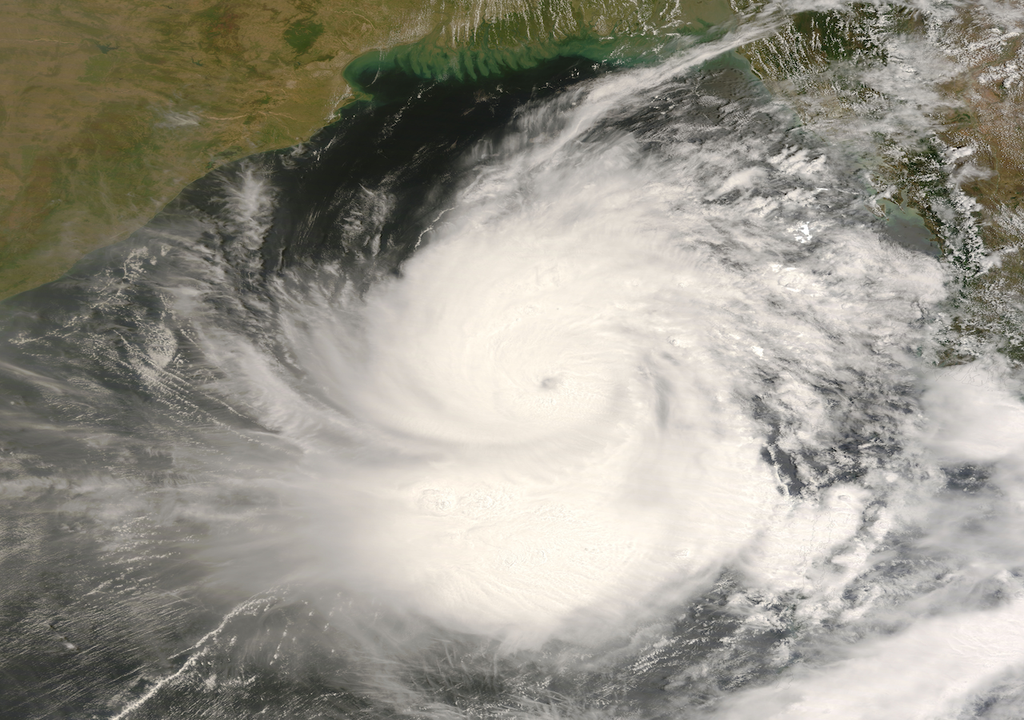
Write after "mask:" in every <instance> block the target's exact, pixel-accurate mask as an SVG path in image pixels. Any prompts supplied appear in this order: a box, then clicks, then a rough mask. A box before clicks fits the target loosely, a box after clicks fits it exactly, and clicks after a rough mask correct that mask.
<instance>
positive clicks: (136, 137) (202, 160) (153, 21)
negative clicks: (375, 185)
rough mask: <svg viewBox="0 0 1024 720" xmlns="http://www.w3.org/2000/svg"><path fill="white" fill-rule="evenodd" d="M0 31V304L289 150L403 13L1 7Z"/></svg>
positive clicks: (118, 1) (416, 19) (99, 3)
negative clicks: (204, 183) (186, 197)
mask: <svg viewBox="0 0 1024 720" xmlns="http://www.w3.org/2000/svg"><path fill="white" fill-rule="evenodd" d="M0 17H2V19H3V23H2V25H0V297H3V296H8V295H11V294H14V293H17V292H19V291H21V290H26V289H28V288H31V287H34V286H36V285H39V284H40V283H43V282H45V281H48V280H51V279H53V278H55V277H57V276H58V275H59V274H61V273H62V272H64V271H65V270H66V269H67V268H68V267H69V266H70V265H71V264H72V263H73V262H74V261H75V260H77V259H78V258H79V257H81V255H82V254H84V253H85V252H88V251H89V250H92V249H94V248H96V247H99V246H102V245H105V244H109V243H111V242H115V241H117V240H120V239H123V238H124V237H126V236H127V235H128V234H129V233H130V232H132V231H133V230H135V229H136V228H138V227H139V226H140V225H141V224H143V223H144V222H146V220H148V219H149V218H150V217H152V215H153V214H154V213H155V212H156V211H157V210H158V209H159V208H161V207H163V206H164V205H165V204H166V203H167V202H168V201H169V200H170V199H171V198H173V197H174V195H176V194H177V193H178V192H179V191H180V190H181V188H182V187H183V186H184V185H186V184H187V183H189V182H190V181H192V180H194V179H196V178H198V177H200V176H201V175H203V174H204V173H206V172H208V171H209V170H210V169H211V168H213V167H215V166H217V165H219V164H222V163H224V162H226V161H229V160H232V159H235V158H238V157H241V156H244V155H248V154H251V153H254V152H259V151H262V150H268V149H272V148H278V147H283V146H287V145H291V144H294V143H296V142H299V141H302V140H304V139H306V138H308V137H309V136H310V134H311V133H312V132H314V131H315V130H316V129H318V128H319V127H322V126H323V125H324V124H325V123H326V122H327V120H328V119H329V118H330V116H331V114H332V112H333V111H334V110H335V109H336V108H337V107H338V106H339V104H340V103H341V102H342V101H343V99H344V98H345V94H346V86H345V83H344V81H343V79H342V74H341V72H342V69H343V67H344V66H345V64H346V63H347V62H348V61H349V60H351V59H352V58H353V57H354V56H356V55H357V54H359V53H360V52H363V51H365V50H367V49H369V48H371V47H374V46H380V45H382V44H387V43H393V42H395V41H399V40H411V39H414V38H415V37H417V36H418V34H422V32H423V31H424V27H423V24H424V18H423V16H422V13H421V12H420V11H419V9H418V8H417V6H416V4H415V3H413V2H403V1H402V0H399V2H394V1H389V2H388V4H387V5H384V4H382V3H373V2H366V1H364V0H356V1H354V2H353V1H351V0H349V1H347V2H345V3H344V4H339V3H330V2H320V1H319V0H309V1H304V0H267V1H265V2H259V3H250V2H234V1H232V0H226V1H225V2H220V3H216V4H210V3H209V2H208V0H205V1H204V0H183V1H181V2H176V3H173V4H170V3H168V4H162V3H152V4H151V3H139V2H137V1H135V0H75V1H73V2H68V1H67V0H62V1H61V2H56V1H55V0H42V1H39V0H11V2H9V3H8V4H7V5H6V6H5V8H4V9H3V11H0Z"/></svg>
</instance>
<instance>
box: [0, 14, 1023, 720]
mask: <svg viewBox="0 0 1024 720" xmlns="http://www.w3.org/2000/svg"><path fill="white" fill-rule="evenodd" d="M930 11H931V12H937V10H935V8H932V9H931V10H930ZM780 12H782V11H780ZM786 12H795V9H793V8H790V9H789V10H787V11H786ZM1014 17H1016V16H1014ZM777 24H778V19H777V17H776V16H772V15H771V14H770V13H768V14H766V15H765V16H764V17H763V18H761V19H759V20H758V19H752V20H750V21H749V22H747V23H734V24H732V25H729V26H725V27H721V28H717V29H715V30H714V31H708V32H703V33H693V34H691V35H685V34H683V35H680V36H679V37H678V38H676V39H674V40H673V42H672V43H671V44H670V46H669V45H666V46H663V47H661V48H660V49H659V51H658V52H657V53H655V54H653V55H651V54H647V55H644V54H643V53H641V54H640V55H637V56H636V57H635V58H634V59H633V60H631V61H629V62H625V61H622V62H619V61H617V60H615V58H616V57H617V56H616V55H615V53H614V52H610V54H609V52H605V51H604V50H601V52H600V53H597V52H596V51H591V50H586V51H584V50H585V48H584V49H581V48H579V47H576V48H574V49H573V48H570V50H571V51H570V50H566V51H565V52H562V53H549V54H548V55H547V56H545V57H541V58H539V59H538V58H534V59H532V60H531V61H530V62H528V63H526V62H524V63H518V66H516V65H517V63H504V64H502V63H495V64H493V66H488V65H487V64H486V63H481V64H477V65H475V66H473V67H475V71H473V72H469V71H468V70H467V71H466V72H464V73H461V74H457V75H456V74H450V75H445V76H437V75H434V76H431V75H430V73H429V72H427V71H423V72H420V73H418V74H417V72H414V71H412V70H410V67H411V66H409V65H408V64H406V65H403V62H405V61H404V60H402V58H403V57H405V56H401V53H399V54H398V55H396V56H388V57H385V55H383V54H381V55H378V56H377V59H376V60H374V59H373V58H372V57H370V58H364V59H363V60H362V61H360V63H358V64H356V65H355V66H354V67H353V68H352V69H351V73H352V76H351V77H352V80H353V82H354V83H356V84H357V86H359V87H361V88H362V89H363V90H364V91H365V92H366V97H367V98H370V97H371V96H372V99H364V100H361V101H359V102H356V103H353V104H350V105H348V106H346V108H345V109H344V110H343V112H342V113H341V114H340V116H339V118H338V119H337V121H336V122H335V123H334V124H332V125H330V126H328V127H326V128H325V129H323V130H322V131H321V132H320V133H319V134H317V135H316V136H315V137H313V138H312V139H311V140H310V141H309V142H307V143H304V144H302V145H299V146H296V147H293V148H289V149H286V150H281V151H278V152H273V153H267V154H261V155H255V156H252V157H250V158H247V159H245V160H242V161H239V162H236V163H234V164H231V165H228V166H226V167H223V168H221V169H218V170H216V171H215V172H213V173H211V174H210V175H208V176H206V177H205V178H203V179H201V180H199V181H198V182H196V183H194V184H193V185H191V186H189V187H188V188H187V189H186V190H185V191H184V192H183V193H182V194H181V195H180V196H179V197H178V198H177V199H176V200H175V201H174V202H172V203H171V204H170V205H169V206H168V207H167V208H165V209H164V210H163V211H162V212H161V213H159V214H158V215H157V216H156V217H155V218H154V219H153V220H152V221H151V222H150V223H149V224H148V225H147V226H146V227H145V228H143V229H141V230H139V231H138V232H136V233H135V234H134V235H132V236H131V238H129V239H128V240H127V241H126V242H123V243H120V244H118V245H114V246H111V247H108V248H106V249H104V250H101V251H98V252H96V253H93V254H91V255H89V256H87V257H86V258H85V259H83V260H82V261H81V262H80V263H78V265H77V266H75V268H74V269H73V270H72V271H71V272H69V273H68V274H67V275H66V276H64V277H63V278H62V279H60V280H58V281H56V282H53V283H50V284H48V285H44V286H42V287H40V288H37V289H35V290H31V291H29V292H26V293H23V294H21V295H18V296H16V297H14V298H12V299H10V300H8V301H6V302H4V303H3V304H2V305H0V473H2V477H3V480H2V485H0V573H2V575H0V577H2V582H0V586H2V587H0V608H2V612H0V699H2V700H0V717H3V718H12V719H13V718H26V719H28V718H73V719H79V718H82V719H84V718H125V719H129V718H130V719H132V720H141V719H143V718H182V719H185V718H250V717H270V718H357V717H358V718H396V717H399V718H405V717H408V718H587V719H588V720H589V719H600V718H637V719H648V718H650V719H654V718H666V719H667V718H682V719H688V718H693V719H702V720H703V719H707V720H711V719H721V720H745V719H748V718H749V719H751V720H754V719H756V720H768V719H769V718H779V719H781V718H788V719H796V718H806V719H808V720H810V719H815V720H818V719H820V718H825V717H833V718H838V719H845V718H865V719H867V718H871V719H872V720H885V719H888V718H891V719H893V720H897V719H898V720H911V719H914V718H920V719H932V718H935V719H939V718H942V719H945V718H950V719H957V720H960V719H966V718H1018V717H1020V716H1021V714H1022V713H1024V588H1022V581H1024V576H1022V569H1024V402H1022V401H1021V396H1022V385H1021V381H1022V376H1021V374H1020V372H1019V370H1018V369H1017V368H1016V366H1015V365H1014V364H1013V363H1012V362H1011V361H1010V360H1008V359H1007V357H1006V354H1005V353H1000V352H997V351H996V349H994V348H993V347H990V346H985V345H984V344H982V343H978V344H975V345H973V346H972V353H973V354H972V355H971V357H969V358H966V357H962V356H961V357H960V359H958V360H957V361H956V362H951V361H950V353H951V351H950V348H951V347H956V348H959V349H960V350H962V349H963V348H964V347H965V345H964V343H963V342H961V341H957V340H956V339H955V336H956V333H957V332H960V331H961V330H962V328H958V327H957V326H956V323H955V322H953V321H952V320H951V318H953V317H954V316H956V314H957V312H959V311H958V307H960V305H959V304H962V303H963V302H965V301H964V300H963V296H962V294H961V293H960V290H959V288H961V287H962V286H963V283H964V282H965V281H964V273H965V272H966V271H965V267H966V265H969V264H970V263H969V262H967V260H970V261H972V262H973V261H974V260H972V258H974V259H975V260H976V258H975V256H971V255H969V252H968V251H969V250H970V246H969V242H968V240H965V239H964V238H965V237H968V235H969V233H967V231H966V230H964V231H963V232H962V233H961V236H958V237H960V239H959V240H957V238H956V237H953V236H952V235H951V236H949V237H947V238H945V243H946V245H945V247H946V250H945V251H944V252H942V253H940V251H939V246H938V244H937V243H936V242H935V241H934V239H933V238H932V237H931V234H930V233H929V231H927V230H926V229H925V227H924V225H923V223H922V221H921V218H920V217H918V216H917V215H915V214H914V213H913V212H909V211H907V212H902V214H901V213H900V212H896V213H891V214H889V217H888V219H886V218H885V217H883V215H885V214H886V213H882V212H879V210H878V208H879V202H880V195H881V194H882V193H881V189H880V188H879V187H878V183H877V182H876V179H877V178H876V174H873V173H874V171H873V169H872V168H873V167H874V166H873V165H872V160H871V158H872V157H873V156H875V155H879V154H881V152H882V151H881V150H879V148H880V147H882V145H881V144H878V146H877V147H876V146H874V145H872V143H876V144H877V143H878V137H879V132H880V130H879V128H880V126H881V124H882V123H883V122H884V123H886V127H887V128H888V129H889V130H890V131H891V133H890V135H889V136H887V137H889V138H890V139H891V138H893V137H899V138H902V139H906V138H910V140H907V142H908V143H911V144H912V143H913V142H917V138H918V136H920V137H927V136H928V133H929V132H930V128H929V125H928V123H927V122H926V118H927V111H928V109H929V108H928V107H926V106H925V104H926V103H927V102H935V103H938V102H939V101H938V100H935V99H934V98H931V96H929V95H928V94H927V88H928V87H929V86H928V85H927V82H926V80H928V79H929V78H928V77H925V76H926V75H927V74H928V73H929V72H932V73H933V74H936V76H937V75H939V74H941V72H940V70H937V69H936V67H937V66H936V65H935V64H934V63H932V64H929V63H928V56H927V55H926V54H924V53H923V51H921V52H917V53H916V54H915V53H912V52H907V53H905V60H904V61H901V62H902V64H893V65H892V67H890V66H885V68H886V69H885V72H887V73H889V74H887V75H885V74H882V75H879V74H878V73H879V72H881V71H878V69H877V67H874V66H873V67H872V68H868V70H864V72H865V73H868V72H869V71H870V72H873V73H876V75H873V76H872V78H873V80H872V81H873V82H874V83H875V86H878V87H880V86H884V87H885V88H886V89H887V90H886V91H887V92H889V93H890V94H889V96H888V98H889V100H888V101H887V102H890V106H889V108H890V109H889V110H888V111H886V112H885V113H882V114H881V115H878V114H872V112H874V111H872V112H867V111H865V112H864V113H862V114H861V115H856V114H853V115H852V116H850V117H849V118H848V119H847V120H845V121H842V122H839V121H836V122H832V121H829V122H825V121H822V122H821V123H819V124H817V125H816V124H814V123H811V122H807V121H806V117H807V116H806V114H804V115H803V116H801V115H800V114H799V113H798V112H797V109H796V106H795V105H794V102H792V101H791V100H787V99H786V98H780V97H779V96H778V94H773V93H772V92H769V90H768V88H767V87H766V86H765V84H763V83H762V82H761V80H759V79H758V77H757V76H756V75H755V74H754V73H753V72H752V70H751V67H750V65H749V64H748V62H747V60H745V59H744V58H743V57H741V56H740V55H739V54H737V53H736V52H735V50H736V48H737V47H739V46H740V45H743V44H745V43H750V42H752V41H753V40H755V39H757V38H762V37H769V36H770V34H771V33H772V32H774V29H775V28H776V27H777ZM932 41H933V44H932V45H931V46H929V45H927V43H926V42H925V41H922V43H924V44H922V45H921V47H922V48H927V47H933V48H934V47H938V45H936V44H935V43H938V41H937V40H934V38H933V39H932ZM893 42H894V43H895V41H893ZM908 42H909V41H908ZM895 47H896V45H891V46H890V47H889V51H890V52H894V48H895ZM901 47H902V46H901ZM602 53H603V54H602ZM395 57H398V60H395ZM609 58H612V60H614V61H609ZM915 62H920V67H916V66H913V64H914V63H915ZM467 67H468V66H467ZM480 67H490V70H489V71H488V72H486V73H485V72H479V68H480ZM857 67H858V66H857V65H856V64H853V65H851V68H852V69H850V68H847V70H848V71H849V72H850V73H854V72H856V71H857ZM908 67H909V68H910V69H909V70H908V69H907V68H908ZM471 69H472V68H471ZM942 72H945V71H942ZM915 73H916V75H915ZM905 76H908V77H909V76H912V77H914V78H916V79H914V80H913V81H909V80H906V77H905ZM835 77H839V76H838V75H837V76H835ZM843 77H845V78H847V79H849V75H845V76H843ZM929 77H931V76H929ZM934 79H935V78H934V77H931V80H934ZM837 82H838V81H837ZM900 83H903V84H900ZM900 93H903V94H900ZM929 98H931V99H929ZM837 126H838V127H837ZM873 153H874V155H873ZM954 154H955V153H954ZM950 162H952V161H950ZM949 167H953V165H950V166H949ZM963 167H964V166H963V165H962V164H961V165H957V166H956V168H959V170H957V171H958V172H960V173H961V175H962V174H963V173H964V171H963ZM955 185H956V183H955V182H953V181H950V184H949V187H950V188H953V189H952V190H950V191H949V192H950V197H954V198H956V197H960V196H957V195H956V194H955V192H954V190H955ZM882 199H883V200H885V201H886V202H890V201H889V200H886V199H885V198H884V197H883V198H882ZM896 205H898V203H897V202H896V201H891V202H890V206H892V207H895V206H896ZM954 210H955V208H954V209H953V210H950V213H953V212H954ZM951 217H952V215H951ZM950 224H954V223H953V221H952V220H950ZM964 233H967V234H966V235H965V234H964ZM968 239H969V238H968ZM958 242H959V243H960V244H957V243H958ZM964 258H967V260H964ZM977 262H979V263H982V261H981V260H978V261H977ZM990 262H994V261H991V260H990ZM983 264H984V263H982V265H983ZM979 267H980V266H979ZM958 342H959V344H957V343H958Z"/></svg>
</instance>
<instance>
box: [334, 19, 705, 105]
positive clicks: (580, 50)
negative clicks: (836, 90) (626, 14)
mask: <svg viewBox="0 0 1024 720" xmlns="http://www.w3.org/2000/svg"><path fill="white" fill-rule="evenodd" d="M515 25H516V23H514V22H496V23H484V24H482V25H480V26H479V27H478V28H477V29H476V30H475V31H474V32H473V33H472V38H471V40H470V41H469V42H466V41H465V40H464V41H463V42H462V43H455V42H452V41H450V40H449V39H448V38H447V37H446V35H447V33H446V32H444V31H442V30H440V29H437V30H435V31H433V32H432V33H430V34H429V35H427V36H426V37H424V38H423V39H421V40H419V41H417V42H414V43H409V44H405V45H397V46H394V47H391V48H388V49H386V50H372V51H370V52H366V53H363V54H362V55H360V56H358V57H356V58H355V59H354V60H353V61H352V62H350V63H349V64H348V65H347V66H346V67H345V71H344V77H345V81H346V82H347V83H348V84H349V86H350V87H351V88H352V89H353V90H354V91H355V92H356V93H357V96H359V95H361V96H363V97H366V98H372V99H373V100H374V102H376V103H387V102H390V101H395V100H401V99H402V98H404V97H408V96H409V95H410V94H411V93H413V92H415V91H416V89H417V88H418V87H422V86H423V85H425V84H433V83H444V84H454V85H478V84H489V83H493V82H500V81H501V79H502V78H503V77H507V76H509V75H514V74H520V73H523V72H529V71H531V70H535V69H540V68H542V67H543V66H547V65H549V64H550V63H552V62H557V61H559V60H583V61H588V62H591V63H593V64H594V65H596V66H602V67H606V68H608V69H611V68H624V67H637V66H643V65H652V64H655V63H657V62H660V61H662V60H664V59H665V58H667V57H668V56H670V55H672V54H673V53H675V52H677V51H679V50H681V49H682V48H685V47H690V46H692V45H694V44H698V43H702V42H707V41H709V40H713V39H715V38H717V37H720V36H721V35H722V34H724V32H725V29H724V27H723V26H721V25H718V26H715V25H712V24H710V23H708V22H704V21H701V20H697V21H695V22H691V23H687V24H686V25H685V26H682V27H678V28H673V29H669V30H665V29H662V30H659V31H658V32H657V33H656V34H636V35H625V36H620V37H616V36H615V35H598V34H596V33H594V32H592V31H591V30H589V29H588V28H587V27H586V26H584V25H583V24H582V21H581V23H580V25H579V29H578V30H577V31H576V32H575V33H573V34H571V35H568V36H563V37H561V38H560V39H554V38H553V37H551V36H549V37H546V38H541V39H537V40H526V41H524V38H526V37H528V35H527V34H526V30H525V29H524V28H519V27H516V26H515Z"/></svg>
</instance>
